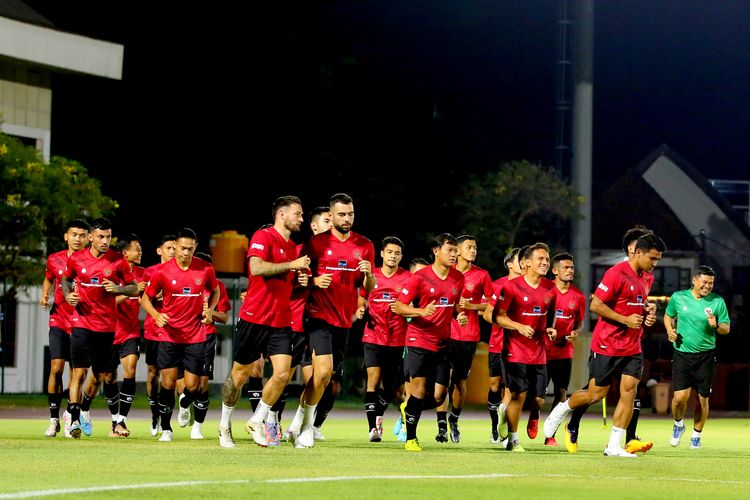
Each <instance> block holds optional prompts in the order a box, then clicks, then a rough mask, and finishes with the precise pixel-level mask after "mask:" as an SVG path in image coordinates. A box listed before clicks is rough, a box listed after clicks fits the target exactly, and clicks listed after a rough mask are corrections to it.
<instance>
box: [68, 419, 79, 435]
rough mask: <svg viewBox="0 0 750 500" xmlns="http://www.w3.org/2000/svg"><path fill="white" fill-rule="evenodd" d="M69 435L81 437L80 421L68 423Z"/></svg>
mask: <svg viewBox="0 0 750 500" xmlns="http://www.w3.org/2000/svg"><path fill="white" fill-rule="evenodd" d="M70 437H72V438H73V439H81V422H78V421H76V422H73V423H72V424H71V425H70Z"/></svg>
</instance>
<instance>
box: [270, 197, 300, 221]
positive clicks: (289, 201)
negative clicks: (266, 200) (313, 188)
mask: <svg viewBox="0 0 750 500" xmlns="http://www.w3.org/2000/svg"><path fill="white" fill-rule="evenodd" d="M295 203H296V204H297V205H299V206H302V200H300V199H299V198H297V197H296V196H291V195H287V196H279V197H278V198H276V200H274V202H273V205H272V206H271V219H272V220H276V214H277V213H278V211H279V210H281V209H282V208H284V207H289V206H291V205H294V204H295Z"/></svg>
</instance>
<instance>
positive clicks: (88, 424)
mask: <svg viewBox="0 0 750 500" xmlns="http://www.w3.org/2000/svg"><path fill="white" fill-rule="evenodd" d="M79 420H80V422H81V430H82V431H83V433H84V434H85V435H86V436H90V435H91V433H92V432H94V423H93V422H92V421H91V412H90V411H82V412H81V417H80V418H79Z"/></svg>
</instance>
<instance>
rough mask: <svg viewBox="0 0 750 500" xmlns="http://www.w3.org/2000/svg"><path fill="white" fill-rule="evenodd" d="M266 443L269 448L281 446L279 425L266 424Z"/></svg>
mask: <svg viewBox="0 0 750 500" xmlns="http://www.w3.org/2000/svg"><path fill="white" fill-rule="evenodd" d="M265 427H266V442H267V443H268V446H281V440H280V439H279V424H276V423H270V422H266V425H265Z"/></svg>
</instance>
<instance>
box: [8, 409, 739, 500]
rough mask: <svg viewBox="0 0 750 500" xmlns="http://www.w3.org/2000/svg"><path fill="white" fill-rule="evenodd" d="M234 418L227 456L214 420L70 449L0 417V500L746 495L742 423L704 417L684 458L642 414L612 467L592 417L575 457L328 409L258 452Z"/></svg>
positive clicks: (664, 425)
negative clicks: (635, 443)
mask: <svg viewBox="0 0 750 500" xmlns="http://www.w3.org/2000/svg"><path fill="white" fill-rule="evenodd" d="M245 413H246V412H243V414H242V415H241V416H237V417H236V418H235V425H234V427H235V439H236V440H237V442H238V447H237V448H236V449H234V450H225V449H222V448H220V447H219V445H218V441H217V439H216V438H215V429H216V426H217V424H218V422H217V420H215V419H213V420H212V419H209V420H208V421H207V422H206V424H205V426H204V430H205V432H204V434H205V435H206V437H207V439H206V440H204V441H191V440H190V439H189V429H179V428H177V429H176V432H175V441H174V442H172V443H160V442H156V441H155V440H154V438H151V437H150V435H149V433H148V422H147V421H146V420H139V419H129V420H128V423H129V427H130V428H131V429H132V431H133V435H132V437H130V438H127V439H110V438H108V437H106V433H105V427H106V420H105V419H98V420H95V421H94V425H95V427H94V435H93V436H92V437H89V438H85V437H84V438H83V439H81V440H77V441H74V440H72V439H65V438H63V437H62V435H59V436H58V437H57V438H52V439H51V438H45V437H43V435H42V433H43V432H44V429H45V428H46V420H43V419H39V420H30V419H3V420H0V458H1V459H2V460H1V461H0V464H1V465H0V472H1V473H0V499H3V498H30V497H35V496H58V495H59V496H63V495H67V496H73V495H74V496H75V497H77V498H96V497H101V496H103V495H106V496H107V497H108V498H132V497H134V496H137V497H154V496H158V497H159V498H160V499H167V498H180V499H186V498H199V497H200V498H206V497H208V498H211V497H218V498H230V497H231V498H234V497H249V496H256V495H261V496H263V497H273V498H277V497H287V498H290V497H301V496H305V497H308V498H396V497H400V498H405V499H408V498H425V497H433V498H438V497H443V498H445V497H454V498H489V497H503V498H521V497H523V498H529V497H532V498H534V497H547V498H572V497H575V498H644V497H645V498H690V499H691V500H692V499H694V498H709V497H711V498H748V497H750V477H748V474H750V420H748V419H714V420H709V422H708V425H707V427H706V430H705V432H704V438H703V440H704V448H703V449H700V450H689V449H688V447H687V444H688V443H687V441H688V440H687V439H683V443H682V446H681V447H679V448H671V447H670V446H669V445H668V444H667V440H668V437H669V433H670V431H671V420H670V419H669V418H667V417H664V418H659V419H655V418H643V419H641V423H640V424H639V433H640V434H641V435H643V436H645V437H648V438H651V439H654V440H655V442H656V444H655V446H654V448H653V450H651V451H650V452H648V453H647V454H645V455H642V456H639V458H638V459H621V458H608V457H603V456H602V450H603V448H604V444H605V442H606V440H607V438H608V436H609V427H607V428H603V426H602V423H601V420H600V419H596V418H593V415H591V417H592V418H587V419H585V420H584V421H583V423H582V427H581V434H582V439H581V443H582V444H581V451H580V452H579V453H578V454H575V455H571V454H568V453H566V452H565V451H564V449H560V448H554V449H551V448H548V447H545V446H543V445H542V443H543V439H542V438H541V432H540V437H537V439H536V440H535V441H533V442H532V441H531V440H529V439H528V438H527V437H526V436H525V435H524V436H523V437H522V440H521V441H522V445H523V446H524V447H525V448H526V450H527V452H526V453H509V452H505V451H502V450H500V449H499V448H497V447H494V446H493V445H490V444H488V443H487V438H488V427H489V424H488V422H487V420H486V419H483V418H479V414H478V413H477V414H475V417H474V418H465V419H462V420H461V430H462V442H461V443H460V444H457V445H456V444H438V443H436V442H435V441H434V439H433V436H434V434H435V429H436V425H435V420H434V413H433V412H427V413H426V414H425V416H424V418H423V419H422V422H421V423H420V429H419V431H420V432H419V435H420V437H421V439H420V441H421V443H422V447H423V448H424V452H422V453H409V452H406V451H405V450H404V449H403V447H402V444H401V443H398V442H397V441H396V440H395V437H394V436H392V435H391V434H390V432H389V431H390V426H391V425H392V423H393V420H392V415H393V413H391V419H390V420H389V419H388V418H387V419H386V435H385V438H386V439H385V440H384V441H383V442H382V443H369V442H367V432H366V429H365V427H366V425H365V421H364V417H363V416H362V417H359V418H339V417H337V416H336V415H335V413H336V412H335V410H334V414H333V415H332V417H331V418H330V419H329V420H328V422H327V423H326V426H325V428H324V430H325V434H326V438H327V440H326V441H325V442H321V443H318V444H316V446H315V447H314V448H312V449H308V450H296V449H293V448H292V447H291V446H290V445H289V444H286V443H282V446H281V447H280V448H275V449H274V448H269V449H262V448H259V447H257V446H255V445H253V444H251V441H250V438H249V436H248V435H247V434H245V432H244V431H242V430H241V429H242V427H243V423H244V418H246V417H247V415H246V414H245ZM342 413H343V412H342ZM346 414H348V415H351V414H352V413H351V412H346ZM210 415H213V416H215V415H216V414H215V412H212V414H210ZM386 417H388V415H386ZM523 425H525V420H524V421H523ZM175 427H176V426H175ZM688 434H689V431H688V432H687V433H686V437H688Z"/></svg>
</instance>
